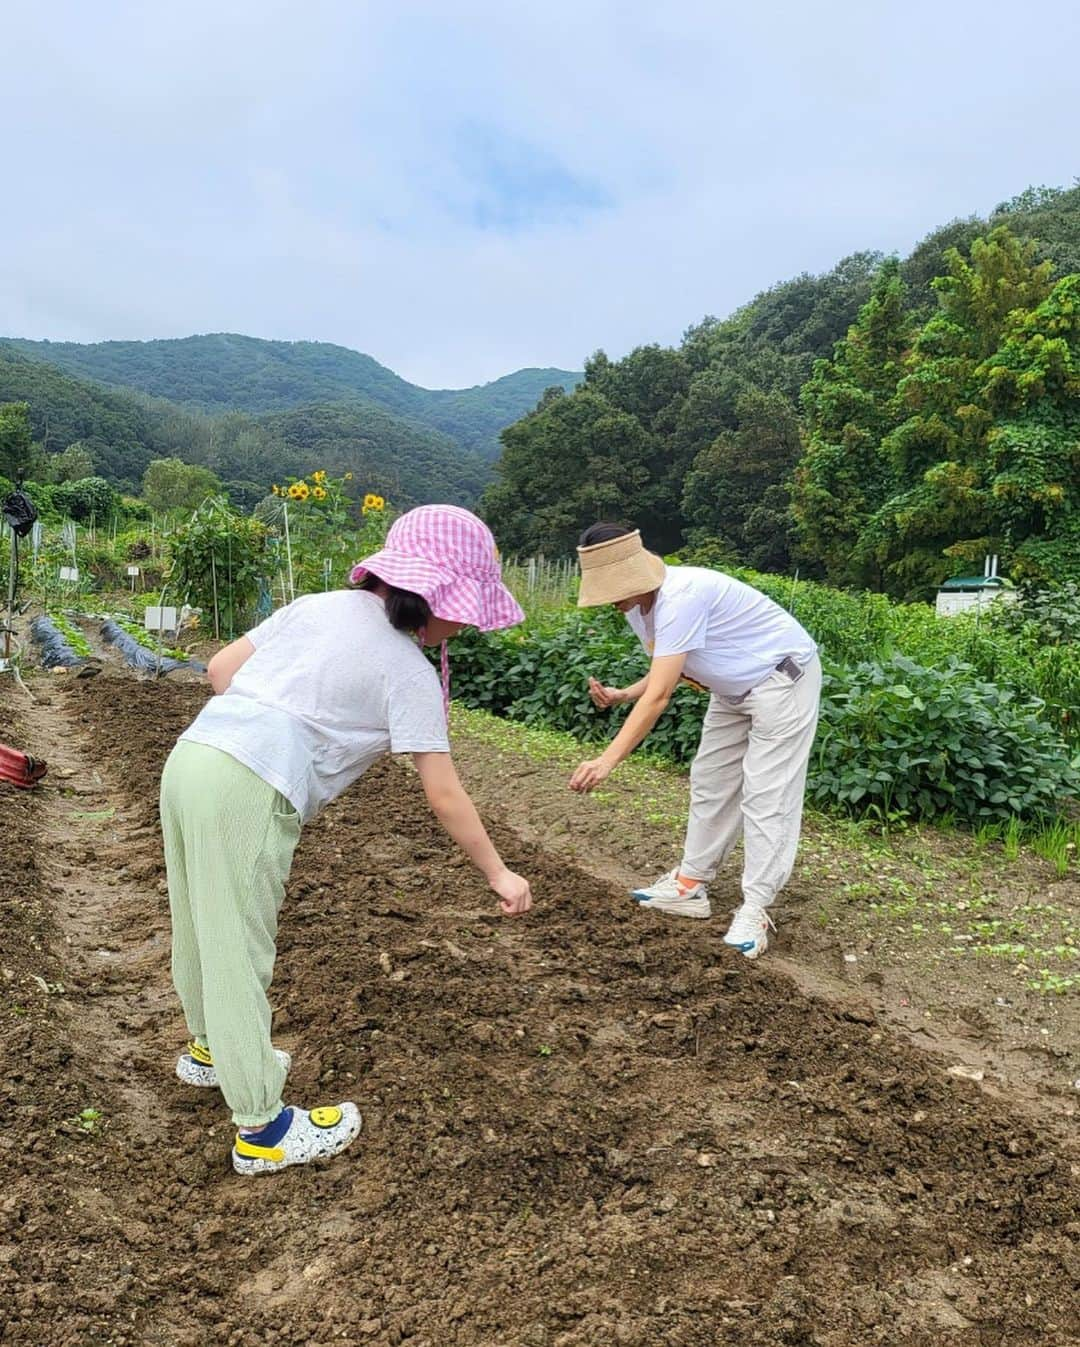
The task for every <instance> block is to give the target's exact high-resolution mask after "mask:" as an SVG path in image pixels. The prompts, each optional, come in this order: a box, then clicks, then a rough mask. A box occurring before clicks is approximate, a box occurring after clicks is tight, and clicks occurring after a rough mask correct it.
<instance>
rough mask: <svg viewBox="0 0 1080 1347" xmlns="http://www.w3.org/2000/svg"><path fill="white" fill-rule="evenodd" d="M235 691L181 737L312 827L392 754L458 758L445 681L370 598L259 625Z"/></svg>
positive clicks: (347, 593) (329, 597) (352, 598)
mask: <svg viewBox="0 0 1080 1347" xmlns="http://www.w3.org/2000/svg"><path fill="white" fill-rule="evenodd" d="M247 638H248V640H249V641H250V642H251V644H252V645H253V646H254V647H255V653H254V654H253V655H251V656H250V657H249V658H248V659H247V660H246V661H245V662H244V664H242V665H241V666H240V668H239V669H238V670H237V672H236V674H235V676H234V677H233V680H232V683H231V684H230V685H229V688H228V690H227V691H226V692H224V693H223V694H222V695H221V696H218V697H211V699H210V700H209V701H208V702H207V703H206V706H205V707H204V708H203V709H202V710H201V711H200V712H199V714H198V716H197V717H196V719H195V720H194V722H193V723H192V724H191V726H190V727H189V728H188V729H187V730H185V731H184V733H183V734H182V735H181V736H180V738H181V739H187V740H190V741H191V742H193V743H196V744H209V745H210V747H211V748H219V749H221V751H222V752H224V753H228V754H229V755H230V757H233V758H236V760H237V761H238V762H242V763H243V764H244V766H245V767H249V768H250V769H251V771H253V772H254V773H255V775H256V776H258V777H261V778H262V780H263V781H266V782H268V783H269V784H270V785H271V786H273V787H274V788H275V790H279V791H280V792H281V793H282V795H284V796H285V798H286V799H287V800H288V801H289V803H290V804H292V805H293V806H294V807H295V808H296V810H297V811H298V813H299V814H300V817H301V818H302V819H303V820H304V822H305V823H306V822H307V821H308V820H309V819H311V818H314V816H315V815H316V814H317V813H318V811H319V810H320V809H321V808H322V807H323V805H325V804H328V803H329V802H330V801H331V800H333V799H336V798H337V796H339V795H340V794H341V792H342V791H343V790H345V788H346V787H347V786H350V785H352V783H353V782H354V781H355V780H356V779H357V777H359V776H361V775H362V774H363V773H364V772H365V771H367V769H368V768H369V767H370V766H371V764H372V763H373V762H374V761H375V760H376V759H377V758H379V757H381V756H382V755H383V754H384V753H388V752H389V753H448V752H449V751H450V743H449V740H448V738H447V730H446V712H445V710H444V709H443V700H442V688H441V686H440V684H439V676H438V674H437V673H436V672H435V669H434V668H433V667H432V665H431V664H429V663H428V661H427V659H426V658H425V656H424V654H423V653H422V651H421V650H420V648H419V646H418V645H417V644H416V642H415V641H414V640H413V638H412V637H411V636H408V635H406V634H405V633H404V632H400V631H396V630H395V629H394V628H393V627H392V626H391V625H390V623H389V621H388V619H387V616H386V611H385V608H384V607H383V602H382V600H381V599H380V598H379V597H378V596H377V595H375V594H371V593H369V592H367V591H366V590H347V589H339V590H333V591H331V592H330V593H327V594H309V595H307V596H305V597H304V598H302V599H297V600H296V601H295V602H293V603H290V604H289V605H288V606H287V607H285V608H279V609H278V611H277V612H276V613H274V614H273V616H272V617H269V618H267V620H266V621H265V622H263V623H260V625H259V626H257V627H256V628H255V629H254V630H253V631H249V632H248V633H247Z"/></svg>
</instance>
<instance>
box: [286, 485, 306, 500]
mask: <svg viewBox="0 0 1080 1347" xmlns="http://www.w3.org/2000/svg"><path fill="white" fill-rule="evenodd" d="M289 495H290V496H291V497H292V499H293V500H307V498H308V496H310V495H311V487H309V486H308V484H307V482H293V484H292V486H290V487H289Z"/></svg>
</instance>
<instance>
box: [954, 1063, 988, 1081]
mask: <svg viewBox="0 0 1080 1347" xmlns="http://www.w3.org/2000/svg"><path fill="white" fill-rule="evenodd" d="M948 1074H949V1075H950V1076H957V1077H959V1079H960V1080H982V1079H983V1078H984V1077H985V1075H986V1072H985V1071H981V1070H980V1069H979V1068H978V1067H975V1066H965V1065H964V1063H963V1062H957V1064H956V1065H955V1066H950V1067H949V1069H948Z"/></svg>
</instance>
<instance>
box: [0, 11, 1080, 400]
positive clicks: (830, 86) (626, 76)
mask: <svg viewBox="0 0 1080 1347" xmlns="http://www.w3.org/2000/svg"><path fill="white" fill-rule="evenodd" d="M1044 9H1045V12H1044V14H1043V20H1044V23H1045V25H1046V27H1047V31H1049V30H1050V29H1053V31H1055V33H1056V38H1055V45H1056V46H1057V49H1058V50H1067V49H1069V45H1070V42H1071V41H1075V38H1076V37H1077V36H1080V33H1078V31H1077V28H1078V21H1077V17H1076V13H1075V11H1074V10H1073V8H1072V6H1071V5H1069V4H1066V3H1065V0H1051V3H1049V5H1048V6H1047V7H1044ZM58 10H59V12H58ZM6 27H7V37H8V40H9V46H10V48H11V49H12V50H16V49H17V50H20V51H22V52H23V53H24V55H25V59H20V61H19V62H18V63H12V64H11V66H10V68H9V69H8V70H7V72H6V79H5V84H4V87H3V89H0V115H2V116H3V125H4V126H5V128H6V130H7V134H6V135H5V159H6V163H5V183H6V186H7V188H8V192H7V193H6V195H7V196H8V202H7V205H6V208H5V210H4V211H3V213H2V215H0V331H2V332H4V333H8V334H13V335H14V334H18V335H26V336H50V337H54V338H73V339H78V340H96V339H102V338H110V337H113V338H118V337H152V336H173V335H184V334H187V333H189V332H193V331H212V330H222V329H227V330H234V331H244V332H250V333H253V334H255V335H260V336H274V337H283V338H301V337H302V338H308V339H321V340H328V341H337V342H341V343H342V344H345V345H350V346H355V347H357V348H359V349H361V350H365V351H368V352H369V353H371V354H372V355H374V356H375V357H376V358H377V359H380V360H382V361H383V362H384V363H386V364H389V365H390V366H391V367H392V368H394V369H396V370H398V371H399V372H401V373H403V374H405V375H406V376H407V377H411V378H414V379H416V380H417V381H418V382H422V383H426V384H429V385H455V384H465V383H471V382H475V381H479V380H483V379H489V378H494V377H497V376H498V375H499V374H502V373H505V372H507V371H508V370H510V369H513V368H516V367H517V366H520V365H523V364H561V365H564V366H569V367H579V366H580V363H581V360H582V359H583V357H584V356H585V355H586V354H588V353H589V352H590V351H591V350H593V349H594V348H595V347H597V346H604V347H605V348H606V349H608V350H609V351H611V352H612V353H613V354H620V353H622V352H623V351H624V350H626V349H628V348H629V347H630V346H631V345H633V344H635V343H637V342H641V341H650V340H662V341H671V340H676V339H677V338H678V336H679V334H680V332H681V331H682V329H683V328H684V327H685V326H686V325H687V324H688V323H690V322H694V321H696V320H697V319H698V318H700V316H701V315H702V314H703V313H704V312H707V311H708V312H713V313H724V312H727V311H729V310H730V309H732V308H733V307H735V306H737V305H738V304H740V303H742V302H744V301H745V300H746V299H748V298H750V297H751V295H752V294H753V293H754V292H755V291H757V290H759V289H761V288H762V287H764V286H766V285H769V284H771V283H773V282H774V281H777V280H780V279H783V278H785V277H786V276H788V275H791V274H793V273H795V272H797V271H800V270H803V269H811V270H817V269H822V268H825V267H828V266H830V265H832V263H833V262H835V261H836V260H837V259H838V258H839V257H840V256H842V255H844V254H845V253H848V252H851V251H854V250H856V249H861V248H874V247H876V248H882V249H891V248H907V247H909V246H910V245H911V244H912V243H913V242H914V241H915V240H916V239H917V238H918V237H919V236H921V235H922V234H923V233H925V232H926V231H927V230H928V229H930V228H931V227H933V226H934V225H936V224H938V223H941V222H943V221H944V220H945V219H948V218H950V217H951V216H953V215H956V214H969V213H971V212H973V211H976V210H986V209H987V208H988V207H990V206H992V205H993V204H994V203H995V202H996V201H997V200H999V199H1000V198H1002V197H1004V196H1008V195H1010V194H1011V193H1013V192H1014V191H1017V190H1019V189H1020V188H1022V187H1023V186H1025V185H1026V184H1027V183H1029V182H1041V181H1048V182H1066V181H1069V180H1070V179H1071V177H1072V175H1073V172H1074V170H1075V164H1074V162H1073V160H1072V155H1073V154H1074V153H1075V151H1074V149H1073V143H1074V137H1073V136H1072V134H1071V131H1072V127H1073V106H1074V102H1073V93H1072V90H1071V88H1070V87H1068V81H1066V80H1065V79H1062V80H1060V81H1058V82H1057V83H1056V84H1055V83H1054V82H1053V80H1052V79H1051V78H1050V75H1051V72H1050V71H1048V70H1047V68H1046V64H1045V63H1042V62H1031V63H1029V64H1024V63H1019V62H1017V60H1016V58H1015V51H1014V49H1013V42H1012V39H1011V37H1010V34H1009V32H1008V31H1007V30H1006V29H1005V28H1003V27H999V26H998V25H995V24H994V23H992V22H989V21H988V15H987V12H986V11H985V8H984V7H981V6H980V7H978V8H976V7H975V6H974V4H961V5H958V6H952V7H942V6H940V4H938V5H935V6H933V7H931V5H930V4H929V3H928V0H917V2H916V3H913V4H911V5H908V6H906V7H905V8H904V9H903V10H900V9H899V7H879V8H874V7H867V6H865V5H856V4H854V3H850V4H840V3H838V0H832V3H824V4H823V5H818V6H813V7H807V6H802V5H795V4H775V3H774V4H771V5H769V4H765V5H759V6H757V7H756V8H754V9H752V10H751V9H750V8H749V7H742V6H739V7H736V6H734V5H731V4H723V3H720V4H717V3H683V4H680V5H674V6H666V7H657V6H655V5H653V4H645V3H616V2H615V0H595V2H594V3H588V4H584V5H582V4H581V3H580V2H579V3H577V4H569V3H566V2H565V0H552V2H551V3H549V4H547V5H544V6H524V5H521V6H514V5H507V4H505V0H504V2H503V3H498V4H496V3H490V2H481V0H472V3H468V2H464V3H463V2H456V3H455V4H454V5H453V6H452V7H451V6H448V5H446V4H445V3H439V4H435V3H426V4H425V3H412V2H410V0H405V2H404V3H399V4H397V5H394V6H390V5H386V4H374V3H368V4H358V3H351V2H350V0H335V2H333V3H332V2H331V0H313V3H310V4H307V5H305V6H304V7H303V8H302V9H301V8H300V7H298V6H295V5H292V4H288V3H277V4H267V3H265V0H263V2H262V3H254V0H250V2H249V0H242V2H241V3H237V2H235V0H233V2H228V0H226V2H225V3H221V4H217V5H211V4H209V3H206V0H195V2H194V3H190V4H188V5H187V6H184V7H182V8H181V9H176V8H173V9H171V10H164V9H162V8H161V7H157V6H145V5H135V4H124V5H112V6H97V7H87V6H85V5H82V4H76V3H69V4H67V5H61V6H56V5H53V6H48V7H44V8H43V9H42V10H41V11H40V12H37V13H31V12H30V10H29V9H28V8H26V9H24V10H23V12H22V13H21V14H20V15H17V16H15V17H14V18H13V19H12V18H9V19H8V21H7V25H6ZM530 196H531V198H532V208H531V209H530V208H529V204H528V203H529V198H530Z"/></svg>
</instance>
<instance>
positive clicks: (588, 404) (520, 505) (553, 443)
mask: <svg viewBox="0 0 1080 1347" xmlns="http://www.w3.org/2000/svg"><path fill="white" fill-rule="evenodd" d="M503 446H504V448H503V456H502V459H501V460H500V463H499V466H498V474H499V476H498V480H497V481H496V482H495V483H494V485H492V486H490V487H489V488H488V489H487V491H486V492H485V493H484V496H483V499H482V502H481V508H482V512H483V514H484V516H485V518H486V519H487V520H488V522H489V523H490V525H491V527H492V529H493V530H494V532H495V535H496V537H497V538H498V539H499V544H500V546H501V547H502V548H503V550H504V551H508V552H522V553H529V552H541V551H544V552H548V553H549V554H552V553H556V554H562V555H565V554H568V553H572V552H573V549H574V546H575V545H576V542H577V536H578V533H579V532H580V531H581V529H582V528H583V527H584V526H585V525H586V524H589V523H591V522H593V521H594V520H597V519H613V520H619V519H634V520H635V521H636V522H638V523H640V524H641V526H642V528H643V529H647V530H649V532H650V536H653V537H656V536H657V532H656V526H657V525H658V524H659V523H660V514H659V511H658V508H657V489H656V488H657V482H656V463H655V458H656V455H657V452H658V449H657V440H656V437H654V436H650V435H649V433H648V432H647V431H646V430H645V429H644V427H643V426H642V425H641V422H640V421H639V420H638V419H637V418H636V417H635V416H632V415H630V413H629V412H626V411H622V410H620V409H619V408H618V407H615V406H614V405H613V404H612V403H611V402H610V401H609V400H608V399H607V398H606V397H604V396H603V395H602V394H601V393H599V392H598V391H597V390H596V389H594V388H593V387H592V386H591V385H589V384H585V385H584V386H583V387H581V388H579V389H577V390H575V391H574V392H573V393H570V394H568V395H567V396H566V397H561V398H556V399H555V400H554V401H553V402H551V403H550V404H549V405H548V406H546V407H545V408H543V410H538V411H536V412H533V413H532V414H531V415H529V416H527V417H525V418H524V419H523V420H521V421H518V422H517V423H516V424H515V425H513V426H510V427H509V428H508V429H507V430H505V431H504V432H503ZM664 522H667V521H664ZM659 533H660V536H658V537H657V545H658V546H662V547H667V546H670V543H671V541H672V539H673V537H677V529H674V530H673V529H672V527H671V525H670V523H669V522H668V523H667V528H666V530H665V529H664V528H662V527H661V528H660V529H659Z"/></svg>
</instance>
